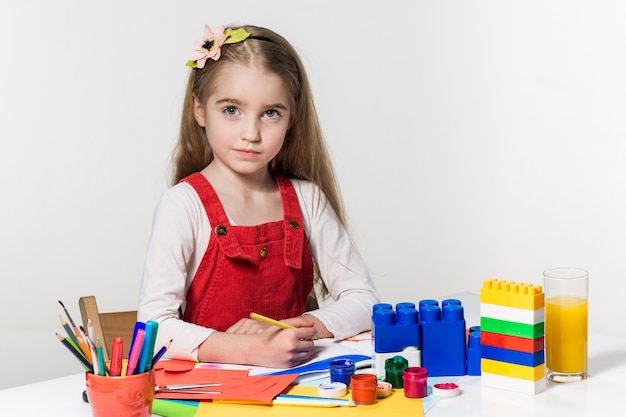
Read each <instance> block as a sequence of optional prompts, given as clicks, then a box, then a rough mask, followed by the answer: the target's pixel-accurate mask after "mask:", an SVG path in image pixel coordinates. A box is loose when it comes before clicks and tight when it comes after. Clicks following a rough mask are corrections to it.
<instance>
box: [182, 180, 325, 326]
mask: <svg viewBox="0 0 626 417" xmlns="http://www.w3.org/2000/svg"><path fill="white" fill-rule="evenodd" d="M275 179H276V182H277V183H278V187H279V189H280V195H281V199H282V203H283V213H284V218H283V220H280V221H276V222H270V223H264V224H261V225H258V226H232V225H231V224H230V222H229V221H228V217H227V215H226V212H225V211H224V208H223V206H222V203H221V202H220V200H219V198H218V196H217V194H216V193H215V190H214V189H213V187H212V186H211V184H210V183H209V181H208V180H207V179H206V178H205V177H204V175H202V174H201V173H195V174H192V175H190V176H188V177H186V178H184V179H183V181H186V182H187V183H189V184H190V185H191V186H192V187H193V188H194V189H195V190H196V192H197V193H198V195H199V196H200V200H201V201H202V204H203V205H204V209H205V211H206V213H207V216H208V218H209V223H210V224H211V226H212V230H211V237H210V238H209V246H208V248H207V250H206V252H205V254H204V257H203V258H202V261H201V262H200V266H199V267H198V270H197V272H196V275H195V277H194V279H193V281H192V282H191V285H190V287H189V290H188V291H187V296H186V307H185V311H184V313H183V320H185V321H187V322H191V323H195V324H198V325H201V326H205V327H209V328H213V329H216V330H220V331H224V330H226V329H228V328H229V327H230V326H232V325H233V324H235V323H236V322H237V321H238V320H239V319H241V318H244V317H248V316H249V314H250V312H255V313H259V314H263V315H265V316H268V317H272V318H275V319H277V320H280V319H284V318H288V317H295V316H299V315H301V314H302V313H304V310H305V305H306V300H307V297H308V295H309V293H310V292H311V289H312V287H313V260H312V257H311V251H310V249H309V240H308V237H307V236H306V234H305V233H304V228H303V226H302V213H301V212H300V205H299V203H298V196H297V195H296V192H295V189H294V188H293V184H292V183H291V181H290V180H289V179H287V178H285V177H282V176H276V177H275Z"/></svg>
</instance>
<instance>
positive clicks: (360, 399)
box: [350, 374, 378, 405]
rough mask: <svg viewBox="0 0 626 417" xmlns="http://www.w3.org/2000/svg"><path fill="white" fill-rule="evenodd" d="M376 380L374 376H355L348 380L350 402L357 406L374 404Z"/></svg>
mask: <svg viewBox="0 0 626 417" xmlns="http://www.w3.org/2000/svg"><path fill="white" fill-rule="evenodd" d="M377 386H378V380H377V379H376V375H374V374H355V375H352V378H350V390H351V391H352V401H354V402H355V403H357V404H359V405H368V404H374V403H375V402H376V387H377Z"/></svg>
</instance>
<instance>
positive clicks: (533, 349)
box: [480, 331, 544, 353]
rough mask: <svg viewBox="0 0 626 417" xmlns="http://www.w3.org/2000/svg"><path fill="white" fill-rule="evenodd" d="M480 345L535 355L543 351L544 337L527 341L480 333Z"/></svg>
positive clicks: (496, 334) (502, 335)
mask: <svg viewBox="0 0 626 417" xmlns="http://www.w3.org/2000/svg"><path fill="white" fill-rule="evenodd" d="M480 344H481V345H485V346H493V347H498V348H503V349H510V350H517V351H519V352H526V353H537V352H539V351H541V350H543V347H544V336H539V337H536V338H534V339H529V338H525V337H517V336H508V335H505V334H499V333H491V332H484V331H481V332H480Z"/></svg>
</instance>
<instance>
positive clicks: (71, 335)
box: [59, 314, 78, 346]
mask: <svg viewBox="0 0 626 417" xmlns="http://www.w3.org/2000/svg"><path fill="white" fill-rule="evenodd" d="M59 319H60V320H61V326H63V328H64V329H65V333H67V335H68V336H69V338H70V339H72V342H74V344H75V345H76V346H78V340H76V335H75V334H74V331H73V330H72V329H71V328H70V325H69V324H68V323H67V320H65V319H64V318H63V316H62V315H60V314H59Z"/></svg>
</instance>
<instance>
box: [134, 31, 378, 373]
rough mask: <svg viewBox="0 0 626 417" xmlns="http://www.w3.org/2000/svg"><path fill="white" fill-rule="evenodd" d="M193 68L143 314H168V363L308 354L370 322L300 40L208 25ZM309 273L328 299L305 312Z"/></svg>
mask: <svg viewBox="0 0 626 417" xmlns="http://www.w3.org/2000/svg"><path fill="white" fill-rule="evenodd" d="M187 65H188V66H190V67H192V70H191V74H190V76H189V82H188V85H187V92H186V97H185V102H184V108H183V114H182V121H181V130H180V138H179V142H178V145H177V148H176V154H175V172H174V178H173V180H174V181H173V182H174V184H175V185H174V186H173V187H172V188H170V189H169V190H168V191H166V192H165V193H164V195H163V196H162V199H161V201H160V202H159V205H158V207H157V209H156V212H155V216H154V221H153V230H152V235H151V238H150V243H149V246H148V252H147V258H146V263H145V271H144V275H143V280H142V285H141V292H140V300H139V315H138V318H139V320H140V321H144V322H145V321H147V320H154V321H157V322H158V323H159V331H158V335H159V339H158V340H157V344H158V345H162V344H164V343H165V342H166V341H168V340H169V339H173V342H172V344H171V346H170V349H169V351H168V354H169V356H171V357H173V358H182V359H191V360H197V361H203V362H226V363H240V364H250V365H258V366H266V367H273V368H281V367H290V366H293V365H296V364H298V363H299V362H301V361H303V360H306V359H307V358H308V357H309V355H310V353H311V349H312V348H313V341H312V339H314V338H316V337H324V338H334V339H336V340H340V339H343V338H346V337H349V336H353V335H355V334H357V333H359V332H361V331H363V330H367V329H369V328H370V320H371V318H370V317H371V310H372V306H373V304H375V303H377V302H379V296H378V294H377V292H376V289H375V287H374V285H373V283H372V280H371V279H370V277H369V275H368V272H367V270H366V267H365V265H364V264H363V261H362V259H361V258H360V256H359V254H358V253H357V251H356V249H355V248H354V246H353V244H352V242H351V241H350V238H349V236H348V234H347V233H346V230H345V228H344V214H343V209H342V204H341V200H340V196H339V193H338V190H337V185H336V181H335V177H334V173H333V169H332V166H331V163H330V158H329V155H328V151H327V149H326V146H325V144H324V140H323V137H322V134H321V130H320V126H319V124H318V121H317V115H316V112H315V108H314V104H313V99H312V94H311V88H310V86H309V82H308V79H307V76H306V73H305V71H304V67H303V65H302V62H301V61H300V59H299V57H298V55H297V53H296V52H295V50H294V48H293V47H292V46H291V45H290V44H289V43H288V42H287V41H286V40H285V39H284V38H283V37H281V36H279V35H277V34H276V33H274V32H272V31H270V30H268V29H264V28H260V27H255V26H244V27H241V28H227V29H226V30H225V29H224V27H223V26H219V27H217V28H216V29H215V31H212V30H211V29H210V28H209V27H208V26H206V27H205V33H204V37H203V38H202V39H200V40H198V41H197V42H196V43H195V46H194V50H193V53H192V56H191V60H190V61H189V62H188V63H187ZM314 275H316V277H319V278H318V279H321V281H320V283H319V284H320V285H317V286H316V288H318V289H319V288H322V291H318V292H321V293H320V294H319V295H320V296H322V297H330V298H331V299H332V301H331V302H329V303H327V304H329V305H328V306H326V307H324V308H321V309H315V310H312V311H306V312H305V306H306V302H307V297H308V296H309V294H311V291H312V290H313V285H314ZM251 312H255V313H259V314H262V315H265V316H268V317H271V318H274V319H279V320H281V321H283V322H284V323H287V324H289V325H292V326H293V327H294V328H289V329H280V328H278V327H276V326H272V325H268V324H265V323H261V322H258V321H256V320H252V319H250V318H248V317H249V314H250V313H251Z"/></svg>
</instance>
